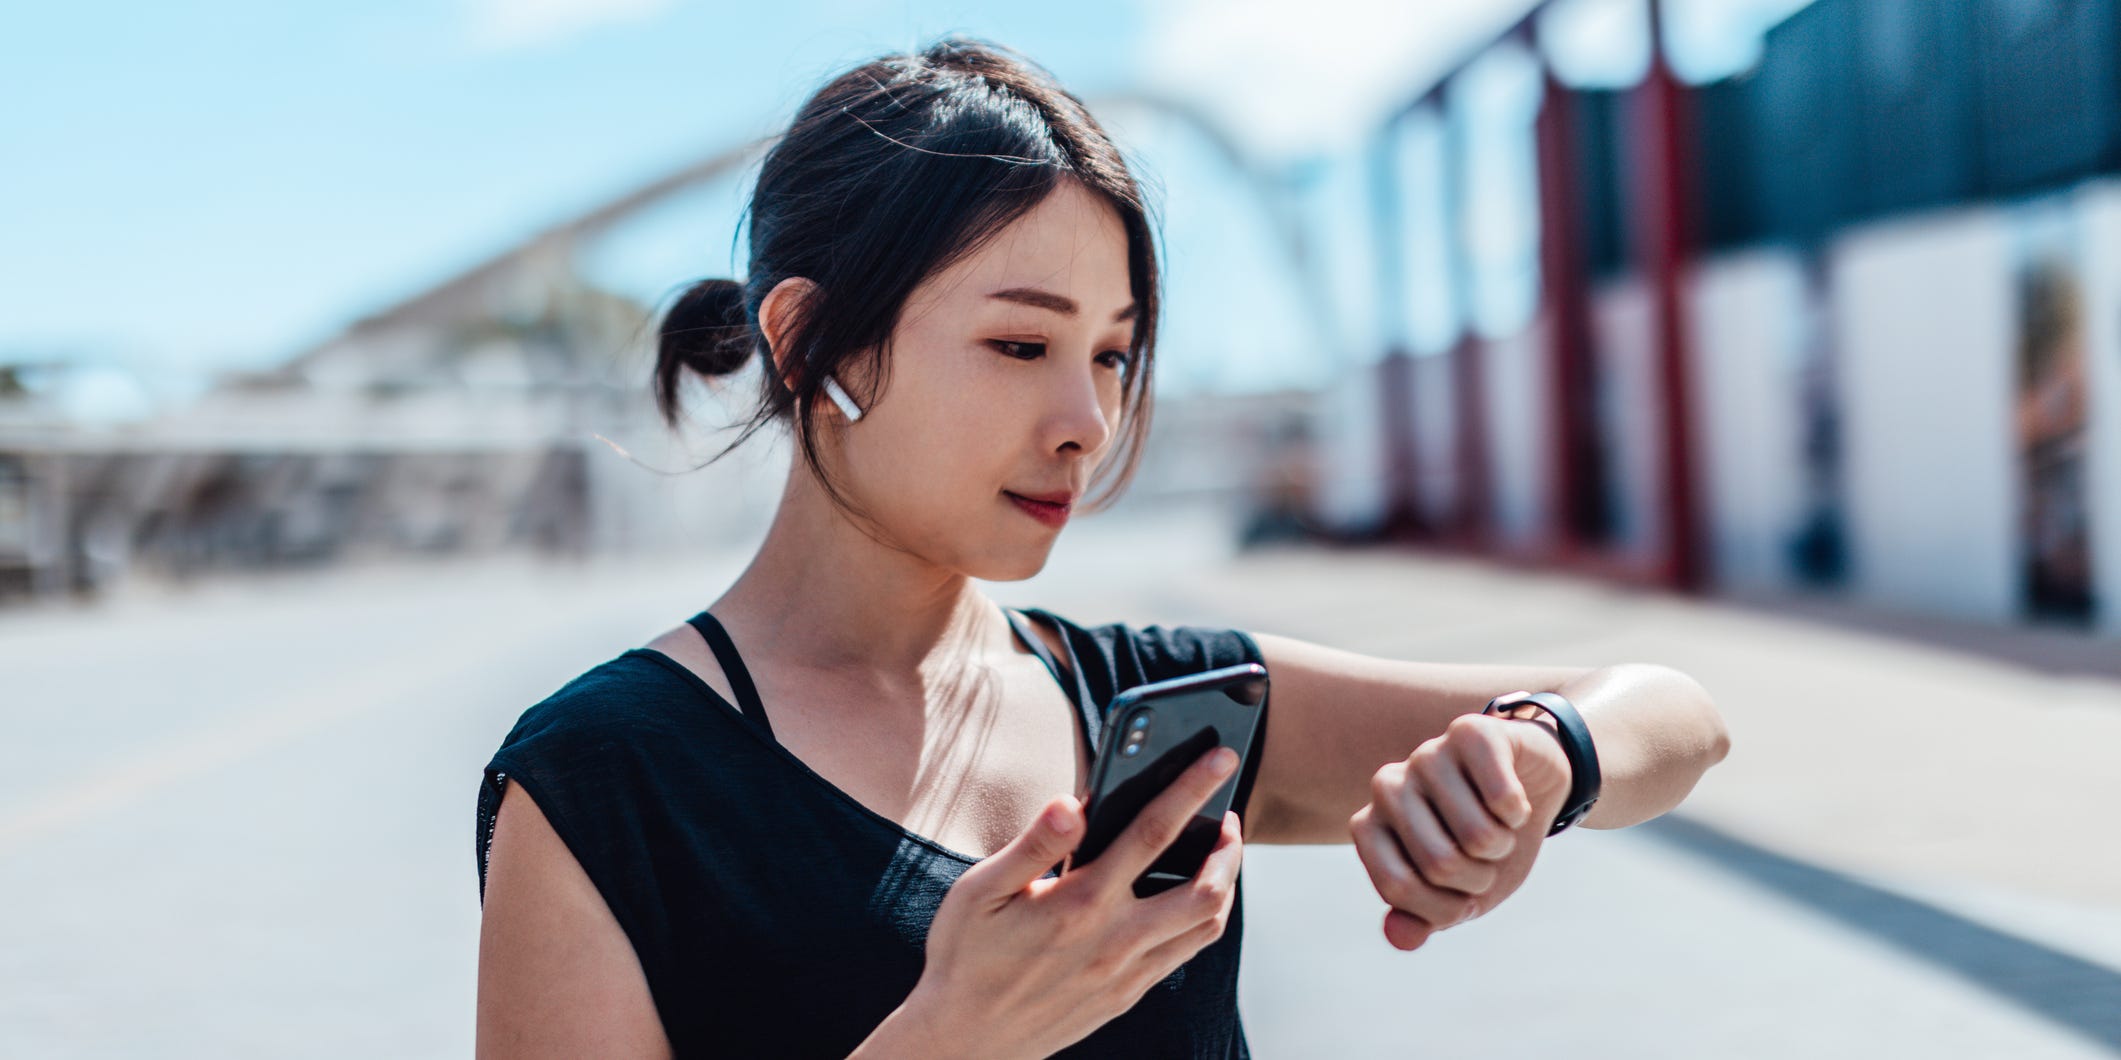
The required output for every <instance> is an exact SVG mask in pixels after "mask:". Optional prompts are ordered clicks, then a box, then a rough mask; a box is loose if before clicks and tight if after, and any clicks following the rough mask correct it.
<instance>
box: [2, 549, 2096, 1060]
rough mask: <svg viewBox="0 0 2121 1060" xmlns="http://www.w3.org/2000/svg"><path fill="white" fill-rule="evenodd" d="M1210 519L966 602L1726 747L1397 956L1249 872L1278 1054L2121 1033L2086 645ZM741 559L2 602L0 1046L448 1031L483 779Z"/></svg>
mask: <svg viewBox="0 0 2121 1060" xmlns="http://www.w3.org/2000/svg"><path fill="white" fill-rule="evenodd" d="M1224 525H1225V524H1224V523H1223V522H1222V521H1221V520H1220V518H1219V517H1218V516H1216V515H1215V513H1213V512H1205V511H1178V512H1169V513H1164V514H1158V515H1139V514H1135V515H1126V516H1122V515H1121V514H1120V513H1114V514H1113V515H1112V516H1110V517H1093V518H1090V519H1086V520H1082V521H1081V522H1080V523H1079V524H1078V525H1077V526H1074V527H1071V528H1070V530H1069V531H1068V533H1067V535H1065V536H1064V538H1063V541H1062V543H1061V545H1060V547H1059V549H1058V550H1057V551H1056V554H1055V558H1054V562H1053V564H1052V565H1051V566H1050V567H1049V569H1048V570H1047V571H1046V572H1045V573H1043V574H1041V575H1040V577H1039V578H1037V579H1034V580H1033V581H1031V582H1029V583H1023V584H1013V585H995V586H991V587H990V590H991V591H992V592H993V593H994V595H996V596H997V598H1000V599H1002V600H1004V601H1005V602H1010V603H1033V604H1038V605H1041V606H1046V607H1051V608H1052V609H1054V610H1056V611H1059V612H1061V613H1063V614H1067V615H1069V616H1070V617H1072V618H1077V619H1078V620H1081V621H1110V620H1119V619H1124V620H1128V621H1139V622H1147V621H1165V622H1190V623H1196V624H1229V625H1239V626H1242V627H1244V628H1247V629H1253V630H1266V631H1273V632H1279V633H1285V634H1288V635H1291V636H1302V637H1307V638H1311V639H1317V640H1320V641H1322V642H1325V643H1331V644H1335V645H1337V646H1340V647H1345V648H1349V649H1352V650H1357V651H1367V652H1372V653H1376V654H1383V655H1392V656H1395V657H1404V658H1429V659H1438V660H1485V661H1505V660H1520V661H1528V662H1559V663H1579V664H1583V665H1595V664H1601V663H1608V662H1618V661H1627V660H1641V661H1654V662H1664V663H1669V664H1671V665H1675V666H1679V667H1680V668H1682V669H1686V670H1687V671H1689V672H1690V673H1693V674H1694V675H1695V676H1696V677H1698V678H1700V679H1701V680H1702V681H1703V682H1704V684H1706V685H1707V686H1708V687H1709V689H1710V690H1711V691H1712V692H1713V693H1715V694H1716V695H1717V698H1718V702H1719V704H1720V705H1721V706H1722V707H1723V709H1724V711H1725V713H1726V716H1727V717H1728V718H1729V720H1730V723H1731V727H1732V731H1733V734H1734V739H1735V744H1734V752H1733V754H1732V755H1731V757H1730V758H1729V759H1728V760H1727V761H1726V762H1725V763H1723V764H1722V765H1721V766H1719V767H1717V769H1716V770H1714V771H1712V773H1711V774H1710V777H1709V778H1708V780H1706V781H1705V782H1704V783H1703V785H1702V786H1701V787H1700V789H1699V790H1697V792H1696V793H1695V795H1694V797H1693V798H1692V799H1690V800H1689V801H1688V803H1687V805H1686V806H1685V807H1683V808H1682V810H1681V811H1680V813H1679V814H1676V815H1674V816H1673V817H1671V818H1668V819H1666V820H1663V821H1659V822H1653V823H1652V824H1650V825H1646V826H1643V827H1639V828H1635V829H1627V830H1622V831H1617V832H1589V831H1585V832H1577V833H1572V834H1569V835H1567V836H1564V837H1562V838H1560V839H1558V840H1557V841H1555V842H1554V843H1552V844H1549V846H1548V848H1547V852H1546V854H1545V855H1544V856H1543V857H1542V860H1541V863H1540V865H1539V866H1538V867H1537V868H1536V869H1535V870H1534V872H1533V874H1532V877H1531V879H1530V880H1529V881H1528V882H1527V884H1526V886H1525V887H1524V888H1523V889H1522V890H1521V891H1520V892H1519V893H1518V894H1517V895H1516V896H1515V897H1513V898H1512V899H1511V901H1510V902H1508V903H1506V904H1505V905H1504V906H1503V907H1501V908H1499V909H1497V910H1496V911H1495V912H1493V913H1491V914H1490V915H1489V916H1488V917H1485V918H1483V919H1482V920H1480V921H1476V922H1474V923H1472V924H1469V925H1465V926H1463V927H1461V928H1458V929H1455V930H1454V931H1451V932H1446V933H1444V934H1443V935H1441V936H1438V938H1437V939H1436V940H1434V941H1433V942H1432V943H1431V944H1430V945H1429V946H1427V947H1425V948H1424V949H1422V950H1420V951H1418V952H1416V953H1413V954H1403V953H1400V952H1398V951H1396V950H1393V949H1391V948H1390V947H1389V946H1387V945H1386V944H1385V943H1384V941H1383V939H1382V937H1381V935H1380V934H1379V932H1378V925H1379V922H1380V919H1381V917H1382V914H1383V906H1382V903H1381V902H1380V901H1379V900H1378V899H1377V897H1376V895H1375V893H1374V892H1372V891H1371V890H1370V889H1369V886H1368V883H1367V881H1366V879H1365V877H1364V875H1363V873H1362V870H1361V867H1360V865H1359V863H1358V862H1357V861H1356V859H1355V858H1354V856H1353V853H1352V851H1351V850H1350V849H1348V848H1346V847H1331V846H1329V847H1304V848H1278V849H1277V848H1268V847H1259V848H1255V849H1253V850H1251V851H1248V857H1247V871H1246V873H1245V886H1246V901H1247V909H1248V916H1247V921H1248V924H1247V928H1248V930H1247V940H1246V955H1245V973H1244V979H1243V987H1242V989H1243V998H1242V1003H1243V1008H1244V1012H1245V1016H1246V1020H1247V1025H1248V1027H1249V1029H1250V1031H1251V1034H1252V1037H1253V1042H1254V1045H1255V1050H1256V1052H1257V1053H1258V1054H1259V1055H1260V1056H1262V1057H1311V1056H1359V1057H1360V1056H1377V1057H1396V1056H1529V1055H1538V1054H1541V1053H1546V1052H1550V1051H1553V1050H1557V1049H1560V1048H1563V1047H1564V1046H1565V1047H1567V1048H1568V1049H1570V1050H1571V1051H1572V1055H1592V1056H1605V1055H1611V1056H1629V1057H1641V1056H1797V1055H1802V1056H1859V1055H1862V1056H1874V1055H1880V1054H1885V1055H1901V1054H1908V1055H1937V1056H1984V1057H1985V1056H2010V1057H2089V1056H2103V1055H2110V1054H2112V1053H2114V1052H2116V1051H2121V1015H2117V1014H2121V985H2117V984H2121V860H2117V854H2116V844H2115V842H2114V840H2113V836H2114V835H2115V834H2116V833H2115V831H2114V829H2113V828H2112V827H2111V826H2110V825H2102V824H2101V823H2100V822H2099V821H2098V820H2097V819H2096V818H2098V817H2100V816H2102V815H2103V810H2102V809H2101V808H2102V807H2104V806H2108V805H2112V804H2114V801H2115V796H2117V795H2121V781H2117V772H2116V771H2115V770H2113V769H2112V768H2111V767H2110V766H2109V765H2108V764H2107V763H2108V762H2110V760H2111V758H2112V749H2113V748H2115V747H2116V746H2121V682H2117V681H2116V680H2115V679H2114V678H2113V677H2111V676H2109V675H2106V674H2102V673H2099V672H2097V668H2096V667H2083V668H2078V669H2077V670H2075V671H2074V672H2072V673H2068V674H2063V673H2060V672H2058V670H2057V668H2056V667H2054V666H2052V665H2048V664H2046V663H2042V664H2041V665H2031V664H2023V663H2014V662H2012V661H2010V658H2009V657H2007V653H1998V652H1980V651H1970V650H1964V649H1963V648H1949V647H1943V646H1940V645H1943V644H1947V643H1950V637H1948V636H1944V635H1942V634H1937V635H1930V634H1926V633H1924V632H1923V631H1922V630H1920V629H1914V630H1910V629H1904V628H1897V627H1896V628H1894V629H1893V630H1891V631H1889V632H1888V631H1878V630H1872V631H1868V632H1865V631H1859V629H1852V628H1851V626H1852V625H1853V626H1856V627H1859V628H1860V627H1862V626H1863V624H1862V623H1861V622H1855V623H1851V622H1848V621H1842V620H1841V619H1842V618H1846V617H1847V616H1846V615H1841V616H1840V617H1839V618H1837V617H1835V616H1821V615H1817V614H1812V615H1806V614H1803V613H1801V611H1802V609H1801V608H1793V607H1787V606H1784V607H1766V606H1758V605H1752V604H1747V605H1740V604H1736V603H1729V602H1709V603H1703V602H1698V601H1685V600H1673V599H1667V598H1663V597H1659V596H1655V595H1649V594H1642V593H1637V592H1630V591H1625V590H1617V589H1613V588H1610V587H1607V586H1603V585H1598V584H1593V583H1586V582H1580V581H1576V580H1573V579H1569V578H1558V577H1552V576H1541V575H1534V574H1530V573H1527V572H1521V571H1511V570H1505V569H1499V568H1493V567H1484V566H1477V565H1469V564H1465V563H1462V562H1458V561H1455V560H1450V559H1444V558H1438V557H1422V556H1419V555H1411V554H1407V553H1403V552H1380V551H1360V552H1335V551H1330V550H1320V549H1308V548H1304V549H1277V550H1272V551H1267V552H1260V553H1253V554H1246V555H1242V556H1240V555H1238V554H1236V553H1235V551H1234V549H1232V548H1230V547H1229V546H1228V545H1227V544H1226V543H1225V542H1226V541H1227V531H1226V530H1225V529H1224ZM743 558H744V554H743V553H742V551H741V550H737V551H729V550H720V551H714V552H711V553H709V554H705V555H702V556H700V557H697V558H686V559H683V560H662V561H654V560H643V561H638V562H629V563H605V564H599V565H597V566H593V567H586V568H555V567H543V566H539V565H536V564H532V563H529V562H526V561H521V560H515V559H506V558H503V559H496V560H486V561H478V562H471V563H461V564H451V565H391V566H371V567H363V568H359V569H342V570H336V571H324V572H317V573H314V574H301V575H274V576H259V577H251V576H245V577H242V578H236V579H231V580H227V581H221V582H215V583H209V584H205V585H202V586H199V587H197V588H195V589H193V590H188V591H179V590H174V589H171V590H153V589H149V588H142V589H140V590H138V591H134V592H130V593H128V594H127V595H126V596H125V597H123V598H122V599H119V600H115V601H110V602H108V603H107V604H106V605H102V606H98V607H95V608H92V609H85V610H79V611H76V610H73V609H52V608H38V609H34V610H30V611H17V612H8V613H0V689H4V690H5V691H4V692H0V727H4V731H5V732H6V733H7V734H8V735H7V738H6V739H5V740H4V741H0V908H4V909H5V910H7V912H6V914H5V915H0V1055H6V1056H37V1057H74V1056H81V1057H88V1056H97V1057H101V1056H190V1055H200V1056H205V1055H212V1056H216V1057H226V1056H275V1057H277V1056H286V1055H303V1056H347V1057H356V1056H358V1057H372V1056H378V1055H389V1056H408V1057H410V1056H465V1055H469V1053H470V1051H471V1041H472V1002H473V997H474V984H475V979H474V977H475V974H476V957H477V954H476V941H477V929H478V923H477V917H478V904H477V888H476V877H475V869H474V867H473V863H472V848H471V830H472V812H473V798H474V795H475V791H476V784H477V780H478V768H479V766H480V765H481V764H482V763H483V762H484V761H485V758H486V756H487V754H488V753H490V752H491V750H492V748H493V747H494V745H495V744H496V743H497V742H498V741H499V739H500V737H501V736H502V735H503V734H504V733H505V732H506V730H507V728H508V726H509V724H511V723H512V722H513V720H514V719H515V716H516V715H517V714H519V713H520V712H521V711H522V710H523V709H524V708H525V707H527V706H528V705H530V704H531V703H533V702H535V701H536V700H537V699H539V698H541V697H542V696H543V695H545V694H546V693H547V692H549V691H551V690H552V689H553V688H555V687H557V686H558V685H559V684H560V683H562V682H563V681H564V680H566V679H567V678H568V677H571V676H573V675H574V674H575V673H578V672H580V671H581V670H582V669H585V668H587V667H588V666H590V665H594V664H595V663H596V662H599V661H601V660H603V659H605V658H608V657H610V655H612V654H615V653H616V652H618V651H621V650H623V649H625V648H626V647H630V646H633V645H635V644H638V643H640V642H641V641H642V640H644V639H645V638H646V637H648V636H650V635H652V634H653V633H654V632H656V631H658V630H660V629H662V628H664V627H666V626H667V625H669V624H670V623H672V622H674V621H677V620H679V619H682V618H683V617H684V616H685V615H688V614H690V613H692V611H693V610H696V609H697V608H698V607H699V606H700V605H701V604H703V603H704V602H705V601H707V600H709V599H711V598H712V597H713V595H714V594H715V593H716V592H718V591H719V588H720V586H721V585H723V584H726V582H727V581H728V579H729V578H731V577H733V576H734V574H735V573H736V571H737V569H738V565H739V564H740V563H741V561H742V559H743ZM1933 632H1934V631H1933ZM2051 647H2052V646H2051ZM2043 650H2045V649H2043ZM2055 650H2058V651H2062V652H2063V654H2064V655H2067V654H2068V651H2070V650H2074V648H2073V647H2072V646H2071V645H2069V644H2064V645H2062V646H2061V647H2060V648H2057V649H2055ZM2042 658H2043V659H2047V658H2051V656H2042Z"/></svg>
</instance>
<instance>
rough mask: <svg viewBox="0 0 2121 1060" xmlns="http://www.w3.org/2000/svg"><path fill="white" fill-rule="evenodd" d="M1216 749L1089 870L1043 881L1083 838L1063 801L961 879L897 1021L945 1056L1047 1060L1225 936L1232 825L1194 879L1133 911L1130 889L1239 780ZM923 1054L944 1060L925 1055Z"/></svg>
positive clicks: (1074, 812) (1239, 848) (1229, 758)
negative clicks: (937, 1041)
mask: <svg viewBox="0 0 2121 1060" xmlns="http://www.w3.org/2000/svg"><path fill="white" fill-rule="evenodd" d="M1236 760H1237V755H1236V753H1235V752H1233V751H1231V750H1229V749H1228V748H1216V749H1215V750H1213V751H1210V752H1209V753H1207V754H1204V755H1202V756H1201V758H1200V759H1199V760H1197V761H1195V762H1194V763H1193V764H1192V765H1191V766H1189V767H1187V769H1186V771H1185V772H1184V773H1181V774H1179V776H1178V779H1177V780H1174V781H1172V782H1171V785H1170V787H1168V788H1166V789H1165V790H1164V791H1163V792H1162V793H1161V794H1159V795H1158V796H1157V797H1156V798H1155V799H1153V800H1151V801H1150V803H1149V804H1148V805H1147V806H1146V807H1144V808H1143V809H1142V811H1141V814H1140V815H1139V816H1137V817H1136V818H1135V819H1134V820H1133V821H1132V822H1131V823H1130V824H1128V826H1127V828H1126V829H1125V830H1124V831H1122V832H1121V833H1120V834H1119V836H1118V837H1117V838H1115V839H1114V840H1113V842H1112V845H1111V846H1110V847H1108V848H1106V850H1105V851H1104V852H1103V853H1101V854H1099V855H1098V857H1097V859H1096V860H1095V861H1092V862H1091V863H1089V864H1088V865H1084V866H1082V867H1081V868H1076V869H1070V870H1069V871H1068V872H1066V873H1064V874H1063V875H1061V876H1059V877H1056V878H1053V879H1044V878H1042V877H1043V876H1044V875H1045V872H1046V870H1047V869H1050V868H1052V867H1053V866H1054V865H1056V864H1058V863H1059V862H1060V861H1061V859H1062V858H1064V857H1066V856H1067V855H1068V853H1069V852H1070V851H1072V850H1074V849H1075V846H1076V844H1077V843H1078V842H1080V841H1081V839H1082V834H1083V828H1084V820H1083V806H1082V803H1081V802H1080V801H1079V800H1077V799H1075V798H1074V797H1073V796H1059V797H1056V798H1055V799H1053V800H1052V801H1051V802H1049V803H1047V804H1046V806H1045V808H1044V809H1043V810H1042V811H1041V812H1040V813H1039V816H1038V817H1037V818H1036V819H1035V820H1034V821H1033V822H1032V824H1031V827H1030V828H1029V829H1027V830H1026V831H1025V832H1024V833H1023V834H1021V835H1019V836H1017V837H1016V838H1015V839H1013V840H1011V841H1010V842H1009V845H1007V846H1005V847H1003V848H1002V849H1000V850H997V851H995V852H994V853H993V854H992V855H990V856H989V857H987V858H986V859H984V860H982V861H980V862H979V863H978V864H976V865H973V866H972V867H971V868H969V869H966V870H965V873H964V875H963V876H962V877H960V878H959V879H958V881H957V883H955V884H953V885H952V886H951V888H950V892H949V893H948V894H946V895H944V896H943V901H942V905H941V907H940V908H939V909H938V910H937V911H936V914H935V919H934V921H933V923H932V924H931V925H930V927H929V929H928V943H927V963H926V966H925V967H924V968H923V970H922V972H921V978H920V981H919V983H918V984H916V985H915V987H914V989H913V993H912V995H911V996H909V997H908V998H907V1000H906V1003H905V1004H904V1005H902V1006H901V1008H900V1011H899V1012H896V1013H893V1018H894V1019H899V1018H901V1017H903V1018H904V1019H905V1020H907V1021H908V1022H909V1023H911V1024H913V1025H915V1026H918V1027H919V1028H921V1030H922V1031H923V1032H925V1033H923V1034H922V1035H921V1037H923V1038H926V1037H928V1035H931V1034H935V1035H941V1036H942V1038H941V1040H942V1041H943V1042H945V1043H948V1046H949V1051H963V1052H965V1053H967V1054H968V1055H969V1054H977V1055H980V1056H997V1057H1014V1056H1025V1057H1032V1056H1038V1057H1042V1056H1047V1055H1050V1054H1052V1053H1054V1052H1057V1051H1059V1050H1061V1049H1062V1048H1065V1047H1066V1046H1068V1045H1070V1044H1072V1043H1074V1042H1077V1041H1080V1040H1082V1039H1083V1038H1085V1037H1087V1036H1088V1035H1089V1034H1090V1032H1092V1031H1094V1030H1096V1029H1097V1028H1098V1027H1100V1026H1103V1025H1104V1024H1105V1023H1107V1022H1108V1021H1110V1020H1111V1019H1113V1018H1114V1017H1116V1016H1118V1015H1119V1014H1121V1013H1123V1012H1125V1011H1127V1010H1128V1009H1130V1008H1132V1007H1134V1003H1135V1002H1137V1001H1139V1000H1140V999H1141V997H1142V995H1143V994H1145V993H1147V992H1148V991H1149V988H1150V987H1152V986H1154V985H1156V983H1157V981H1158V980H1161V979H1162V978H1164V977H1165V976H1167V975H1169V974H1171V972H1172V971H1173V970H1174V969H1176V968H1177V967H1178V966H1179V965H1181V964H1184V963H1185V962H1186V961H1188V960H1190V959H1191V958H1192V957H1193V955H1194V954H1195V953H1197V952H1199V950H1200V949H1201V947H1203V946H1206V945H1208V944H1209V943H1211V942H1214V941H1215V940H1216V939H1218V938H1221V937H1222V933H1223V925H1224V923H1225V922H1226V921H1227V920H1228V918H1229V915H1230V905H1231V901H1232V899H1233V897H1234V896H1235V895H1236V891H1237V869H1238V865H1239V862H1240V861H1241V859H1242V858H1243V856H1244V840H1243V838H1242V837H1241V835H1240V832H1239V828H1238V818H1237V815H1236V814H1235V813H1225V814H1223V822H1222V834H1221V836H1220V837H1219V838H1217V840H1216V842H1215V847H1214V849H1213V851H1212V852H1211V853H1210V854H1209V855H1208V859H1207V861H1206V862H1205V863H1204V864H1202V865H1201V868H1200V871H1199V872H1197V873H1195V874H1194V876H1193V879H1192V880H1191V881H1190V882H1188V883H1185V884H1181V885H1179V886H1176V887H1173V888H1171V889H1170V890H1167V891H1163V892H1161V893H1158V894H1154V895H1150V896H1149V897H1147V898H1137V897H1135V894H1134V887H1133V885H1134V879H1135V877H1137V876H1140V875H1141V874H1142V872H1143V871H1144V870H1145V869H1147V868H1148V867H1149V865H1150V863H1151V862H1153V861H1155V860H1156V858H1157V857H1158V856H1159V855H1161V854H1162V853H1163V852H1164V850H1165V849H1166V848H1168V847H1170V845H1171V844H1172V843H1173V842H1175V841H1176V840H1177V839H1178V837H1179V833H1180V831H1181V830H1182V829H1183V828H1184V827H1185V824H1186V822H1187V821H1188V820H1190V819H1191V818H1192V817H1193V815H1194V813H1195V812H1196V811H1198V810H1199V809H1200V807H1201V805H1202V804H1203V803H1205V802H1207V801H1208V796H1210V795H1212V794H1214V793H1215V789H1216V788H1218V787H1220V786H1221V785H1222V783H1223V781H1224V780H1226V779H1228V778H1229V776H1230V772H1231V770H1232V769H1234V768H1235V765H1236ZM928 1055H942V1054H940V1053H934V1052H930V1053H929V1054H928Z"/></svg>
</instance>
